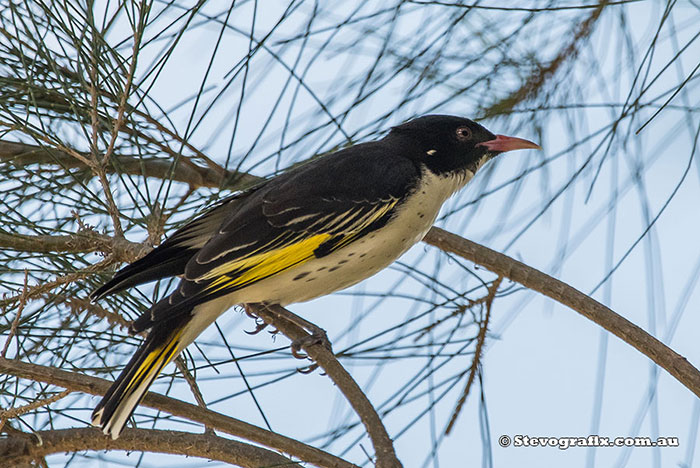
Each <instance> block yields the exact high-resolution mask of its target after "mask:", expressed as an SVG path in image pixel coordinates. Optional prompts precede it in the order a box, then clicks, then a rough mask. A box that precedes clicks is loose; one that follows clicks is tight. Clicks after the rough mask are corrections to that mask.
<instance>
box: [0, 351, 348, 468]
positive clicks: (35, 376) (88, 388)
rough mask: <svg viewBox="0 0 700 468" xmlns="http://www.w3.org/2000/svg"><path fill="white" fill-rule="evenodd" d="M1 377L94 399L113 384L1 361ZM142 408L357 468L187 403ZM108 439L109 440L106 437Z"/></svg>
mask: <svg viewBox="0 0 700 468" xmlns="http://www.w3.org/2000/svg"><path fill="white" fill-rule="evenodd" d="M0 373H5V374H10V375H14V376H16V377H21V378H25V379H30V380H34V381H36V382H45V383H49V384H52V385H57V386H60V387H63V388H67V389H69V390H73V391H79V392H83V393H88V394H91V395H104V394H105V393H106V392H107V389H108V388H109V386H110V385H111V382H109V381H107V380H105V379H100V378H98V377H91V376H88V375H82V374H78V373H75V372H68V371H64V370H61V369H57V368H55V367H47V366H40V365H37V364H30V363H28V362H22V361H18V360H10V359H3V358H0ZM141 404H142V405H143V406H147V407H149V408H154V409H157V410H160V411H165V412H167V413H170V414H172V415H173V416H179V417H182V418H184V419H187V420H189V421H193V422H196V423H199V424H202V425H203V426H205V427H211V428H212V429H216V430H217V431H220V432H225V433H227V434H230V435H233V436H236V437H241V438H244V439H247V440H249V441H251V442H255V443H258V444H260V445H264V446H265V447H269V448H272V449H275V450H279V451H281V452H284V453H286V454H288V455H291V456H293V457H295V458H298V459H299V460H303V461H305V462H307V463H311V464H313V465H316V466H320V467H329V468H331V467H332V468H358V467H357V466H356V465H353V464H352V463H349V462H347V461H345V460H343V459H341V458H338V457H336V456H334V455H331V454H329V453H326V452H324V451H323V450H319V449H317V448H315V447H311V446H309V445H306V444H303V443H301V442H299V441H296V440H294V439H291V438H289V437H285V436H283V435H279V434H275V433H274V432H270V431H267V430H265V429H261V428H259V427H257V426H254V425H252V424H248V423H246V422H243V421H240V420H238V419H235V418H230V417H228V416H224V415H222V414H219V413H217V412H215V411H212V410H209V409H205V408H200V407H198V406H196V405H192V404H190V403H185V402H184V401H180V400H176V399H174V398H170V397H166V396H164V395H160V394H157V393H153V392H149V393H147V394H146V397H145V398H144V399H143V402H142V403H141ZM105 438H106V437H105Z"/></svg>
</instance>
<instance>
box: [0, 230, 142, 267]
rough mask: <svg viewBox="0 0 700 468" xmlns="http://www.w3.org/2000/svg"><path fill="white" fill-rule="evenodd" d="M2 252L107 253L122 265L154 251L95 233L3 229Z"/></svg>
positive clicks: (0, 231)
mask: <svg viewBox="0 0 700 468" xmlns="http://www.w3.org/2000/svg"><path fill="white" fill-rule="evenodd" d="M0 249H9V250H17V251H20V252H39V253H48V252H67V253H80V252H96V251H99V252H104V253H106V254H111V255H113V256H114V257H115V258H117V259H119V260H120V261H126V262H133V261H136V260H138V259H139V258H141V257H143V256H144V255H146V254H147V253H148V252H150V251H151V249H152V247H149V246H147V245H144V244H139V243H137V242H131V241H128V240H126V239H122V238H114V237H110V236H106V235H104V234H99V233H97V232H94V231H81V232H78V233H75V234H66V235H60V236H50V235H36V236H34V235H26V234H11V233H9V232H7V231H4V230H2V229H0Z"/></svg>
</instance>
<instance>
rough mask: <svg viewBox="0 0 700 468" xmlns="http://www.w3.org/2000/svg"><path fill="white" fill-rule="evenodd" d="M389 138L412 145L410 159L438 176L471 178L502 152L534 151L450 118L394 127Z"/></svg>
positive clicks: (424, 119) (522, 143)
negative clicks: (413, 149) (470, 176)
mask: <svg viewBox="0 0 700 468" xmlns="http://www.w3.org/2000/svg"><path fill="white" fill-rule="evenodd" d="M390 135H392V136H399V137H401V138H402V139H410V140H412V141H413V143H412V144H411V147H415V145H417V148H418V151H411V154H412V155H411V157H412V158H417V159H418V160H419V162H421V163H423V164H425V166H426V167H427V168H428V169H430V170H431V171H432V172H434V173H436V174H441V175H447V174H452V173H463V172H464V171H465V170H467V171H470V172H471V173H472V175H473V174H475V173H476V171H477V170H478V169H479V167H481V166H482V165H483V164H484V163H485V162H486V161H488V160H489V159H491V158H492V157H494V156H496V155H497V154H500V153H503V152H505V151H510V150H515V149H526V148H536V149H540V147H539V146H538V145H536V144H535V143H533V142H531V141H528V140H523V139H522V138H514V137H506V136H504V135H494V134H493V133H491V132H489V131H488V130H487V129H485V128H484V127H482V126H481V125H479V124H478V123H476V122H474V121H472V120H469V119H465V118H463V117H455V116H451V115H426V116H423V117H419V118H417V119H413V120H411V121H408V122H406V123H404V124H402V125H399V126H397V127H394V128H393V129H392V131H391V134H390Z"/></svg>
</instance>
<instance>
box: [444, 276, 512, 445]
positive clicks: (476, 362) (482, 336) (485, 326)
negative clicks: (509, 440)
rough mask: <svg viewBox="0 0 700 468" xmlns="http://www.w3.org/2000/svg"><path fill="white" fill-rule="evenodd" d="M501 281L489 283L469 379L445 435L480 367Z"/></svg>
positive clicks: (449, 430) (499, 279)
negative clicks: (492, 307)
mask: <svg viewBox="0 0 700 468" xmlns="http://www.w3.org/2000/svg"><path fill="white" fill-rule="evenodd" d="M501 281H503V277H502V276H499V277H498V278H496V279H495V280H494V281H493V283H491V286H489V293H488V295H487V296H486V301H485V302H484V304H485V306H486V316H485V317H484V319H483V320H482V321H481V326H480V327H479V335H478V338H477V342H476V349H475V350H474V359H472V366H471V369H469V377H468V378H467V384H466V385H465V386H464V391H463V392H462V396H461V397H459V400H458V401H457V405H456V406H455V409H454V411H452V417H450V421H449V422H448V423H447V427H446V428H445V435H449V434H450V432H451V431H452V428H453V427H454V424H455V423H456V422H457V417H458V416H459V414H460V413H461V412H462V407H463V406H464V403H465V402H466V401H467V397H468V396H469V391H470V390H471V388H472V384H473V383H474V377H476V372H477V370H478V369H479V367H480V366H481V355H482V354H483V349H484V343H485V342H486V334H487V333H488V330H489V321H490V319H491V306H492V305H493V300H494V299H495V297H496V292H498V287H499V286H500V285H501Z"/></svg>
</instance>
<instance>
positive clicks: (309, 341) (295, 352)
mask: <svg viewBox="0 0 700 468" xmlns="http://www.w3.org/2000/svg"><path fill="white" fill-rule="evenodd" d="M312 345H321V346H323V347H324V348H326V349H327V350H328V351H330V352H331V353H332V352H333V347H332V346H331V342H330V340H329V339H328V335H327V334H326V331H325V330H324V329H322V328H315V329H313V330H312V331H311V334H310V335H306V336H305V337H303V338H299V339H297V340H294V341H292V345H291V351H292V356H294V357H295V358H297V359H307V358H308V357H309V356H308V355H307V354H305V353H302V352H301V350H302V348H304V347H306V346H312ZM317 368H318V364H316V363H313V364H310V365H308V366H306V367H300V368H298V369H297V371H298V372H301V373H302V374H310V373H312V372H313V371H315V370H316V369H317Z"/></svg>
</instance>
